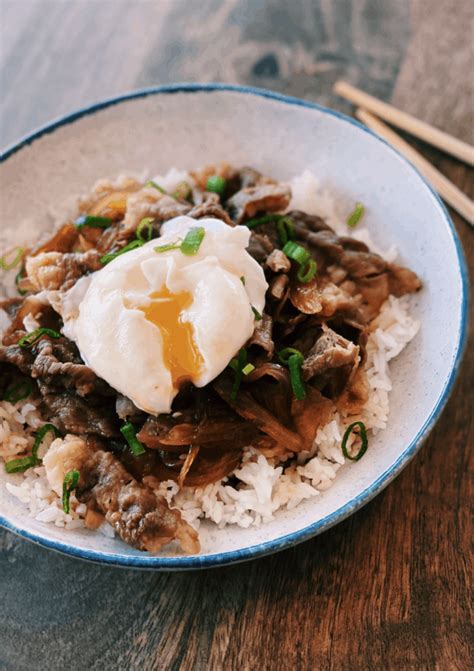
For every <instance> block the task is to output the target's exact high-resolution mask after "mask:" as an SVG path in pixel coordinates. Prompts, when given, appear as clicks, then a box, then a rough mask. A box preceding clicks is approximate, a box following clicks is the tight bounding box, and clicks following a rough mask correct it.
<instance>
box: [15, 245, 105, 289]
mask: <svg viewBox="0 0 474 671" xmlns="http://www.w3.org/2000/svg"><path fill="white" fill-rule="evenodd" d="M101 256H102V255H101V254H100V252H98V251H97V250H96V249H90V250H89V251H87V252H84V253H68V254H61V253H59V252H44V253H42V254H38V255H37V256H29V257H28V258H27V259H26V272H27V275H28V281H29V282H30V283H31V285H32V286H33V288H34V289H35V290H36V291H41V290H42V289H47V290H57V289H62V290H63V291H66V290H67V289H70V288H71V287H72V286H73V285H74V284H75V283H76V282H77V280H78V279H79V278H80V277H82V276H83V275H88V274H89V273H91V272H94V271H95V270H100V269H101V268H103V264H102V263H101V262H100V259H101Z"/></svg>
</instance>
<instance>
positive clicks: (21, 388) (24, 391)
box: [3, 378, 33, 403]
mask: <svg viewBox="0 0 474 671" xmlns="http://www.w3.org/2000/svg"><path fill="white" fill-rule="evenodd" d="M32 391H33V383H32V382H31V380H30V378H25V379H24V380H21V382H17V383H16V384H11V385H10V386H9V387H8V388H7V390H6V392H5V394H4V396H3V400H4V401H8V402H9V403H18V401H23V399H24V398H28V396H30V394H31V392H32Z"/></svg>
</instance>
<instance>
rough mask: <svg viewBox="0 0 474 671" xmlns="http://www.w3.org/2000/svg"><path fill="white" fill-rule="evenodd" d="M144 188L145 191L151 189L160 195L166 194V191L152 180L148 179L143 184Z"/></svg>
mask: <svg viewBox="0 0 474 671" xmlns="http://www.w3.org/2000/svg"><path fill="white" fill-rule="evenodd" d="M145 187H146V188H147V189H149V188H152V189H157V190H158V191H159V192H160V193H166V191H165V190H164V189H163V187H162V186H160V185H159V184H157V183H156V182H154V181H153V180H152V179H149V180H148V182H147V183H146V184H145Z"/></svg>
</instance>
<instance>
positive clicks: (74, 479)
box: [63, 469, 79, 514]
mask: <svg viewBox="0 0 474 671" xmlns="http://www.w3.org/2000/svg"><path fill="white" fill-rule="evenodd" d="M78 482H79V471H76V469H74V470H73V471H68V472H67V473H66V475H65V476H64V480H63V510H64V512H65V513H66V514H68V513H69V511H70V510H71V507H70V505H69V499H70V497H71V492H72V490H73V489H76V487H77V483H78Z"/></svg>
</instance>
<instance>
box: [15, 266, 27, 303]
mask: <svg viewBox="0 0 474 671" xmlns="http://www.w3.org/2000/svg"><path fill="white" fill-rule="evenodd" d="M24 277H26V275H25V274H24V270H23V269H21V270H20V271H19V272H18V273H17V274H16V275H15V284H16V290H17V291H18V293H19V294H20V296H25V294H27V293H28V292H27V291H25V290H24V289H20V284H19V282H20V280H22V279H23V278H24Z"/></svg>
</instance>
